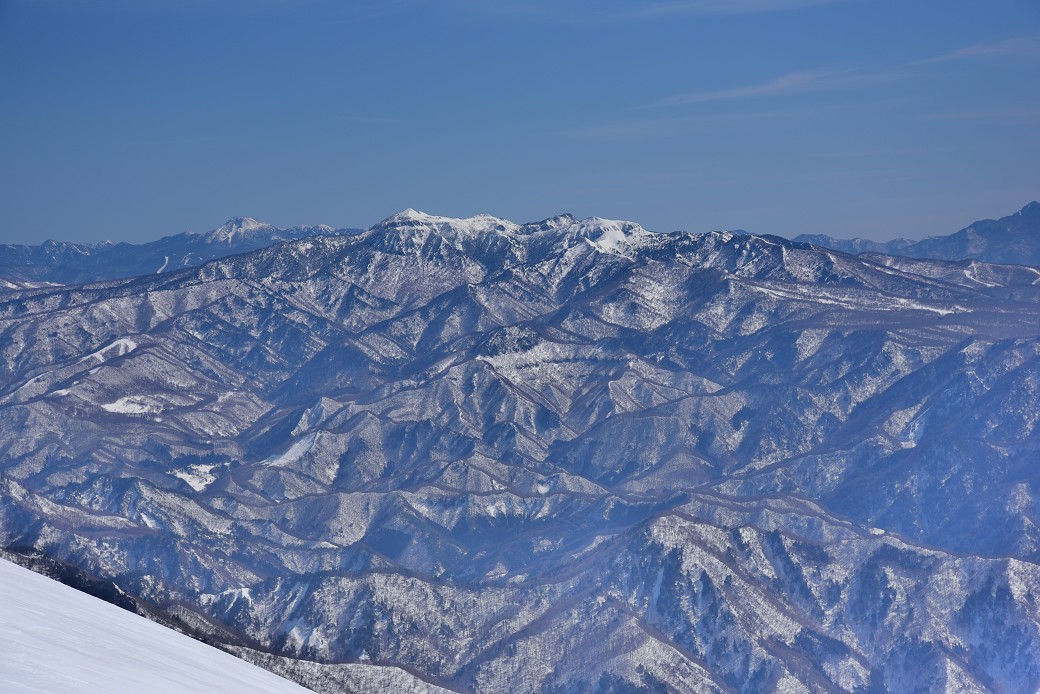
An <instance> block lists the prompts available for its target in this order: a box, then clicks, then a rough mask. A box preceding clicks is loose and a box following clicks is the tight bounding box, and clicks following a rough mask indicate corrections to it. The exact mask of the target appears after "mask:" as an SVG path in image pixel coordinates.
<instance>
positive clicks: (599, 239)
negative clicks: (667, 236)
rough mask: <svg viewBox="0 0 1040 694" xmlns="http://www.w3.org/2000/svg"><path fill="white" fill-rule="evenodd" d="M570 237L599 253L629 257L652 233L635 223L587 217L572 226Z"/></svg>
mask: <svg viewBox="0 0 1040 694" xmlns="http://www.w3.org/2000/svg"><path fill="white" fill-rule="evenodd" d="M570 235H571V236H574V237H577V238H582V239H584V240H585V241H586V242H587V243H588V244H589V245H590V246H592V247H593V248H595V249H596V250H597V251H599V252H600V253H613V254H614V255H624V256H631V255H632V253H633V252H634V251H635V250H636V249H638V248H639V247H641V246H642V245H644V243H645V242H646V240H647V239H648V238H649V237H650V236H651V235H652V233H651V232H649V231H647V230H646V229H644V228H643V227H642V226H640V225H639V224H636V223H635V222H626V221H623V220H616V219H604V218H602V217H589V218H588V219H583V220H581V221H579V222H575V223H574V224H572V225H571V229H570Z"/></svg>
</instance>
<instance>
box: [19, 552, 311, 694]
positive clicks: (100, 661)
mask: <svg viewBox="0 0 1040 694" xmlns="http://www.w3.org/2000/svg"><path fill="white" fill-rule="evenodd" d="M0 604H2V605H3V609H2V610H0V691H3V692H9V693H10V694H15V693H17V692H63V693H65V694H77V693H79V692H84V693H89V694H95V693H96V692H105V693H106V694H121V693H123V692H125V693H126V694H139V693H140V692H148V693H149V694H165V693H166V692H170V693H171V694H173V693H176V694H182V693H184V692H222V693H224V694H231V693H233V692H242V693H243V694H246V693H249V694H252V693H254V692H286V693H289V692H300V693H301V694H303V693H304V692H307V691H308V690H306V689H304V688H303V687H301V686H299V685H297V684H295V683H294V682H290V681H289V680H286V679H282V678H281V677H278V676H277V675H274V674H272V673H270V672H267V671H266V670H261V669H260V668H258V667H256V666H254V665H250V664H249V663H247V662H245V661H244V660H239V659H238V658H236V657H234V656H233V655H229V654H227V653H224V652H223V651H219V650H217V649H216V648H213V647H212V646H207V645H206V644H204V643H201V642H199V641H196V640H194V639H192V638H189V637H187V636H184V635H183V634H178V633H177V632H175V631H173V630H172V629H167V628H166V627H164V626H160V625H159V624H156V623H154V622H150V621H148V620H147V619H145V618H144V617H140V616H138V615H135V614H133V613H131V612H127V611H126V610H122V609H120V608H118V607H116V606H114V605H110V604H108V603H106V602H104V601H102V600H99V599H97V598H95V597H92V596H90V595H87V594H86V593H81V592H79V591H78V590H75V589H73V588H69V587H68V586H65V585H62V584H61V583H58V582H57V581H53V580H51V579H49V578H46V577H45V576H41V575H39V574H35V573H33V572H32V571H29V570H28V569H23V568H22V567H20V566H17V565H15V564H12V563H11V562H9V561H5V560H0Z"/></svg>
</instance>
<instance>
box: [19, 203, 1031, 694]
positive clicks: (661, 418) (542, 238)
mask: <svg viewBox="0 0 1040 694" xmlns="http://www.w3.org/2000/svg"><path fill="white" fill-rule="evenodd" d="M151 272H153V273H154V270H152V271H151ZM1038 333H1040V270H1038V269H1035V268H1031V267H1027V266H1013V265H993V264H986V263H983V262H979V261H976V260H970V261H962V262H944V261H930V260H910V259H907V258H895V257H890V256H883V255H869V256H861V257H856V256H851V255H845V254H843V253H841V252H838V251H832V250H826V249H822V248H819V247H816V246H810V245H807V244H802V243H794V242H791V241H786V240H783V239H780V238H776V237H769V236H752V235H745V234H731V233H710V234H687V233H676V234H667V235H666V234H654V233H650V232H647V231H645V230H644V229H642V228H641V227H639V226H638V225H636V224H632V223H628V222H614V221H609V220H603V219H588V220H584V221H578V220H576V219H574V218H572V217H570V216H566V215H564V216H560V217H556V218H552V219H548V220H545V221H543V222H540V223H537V224H528V225H517V224H513V223H511V222H508V221H505V220H501V219H497V218H494V217H490V216H479V217H473V218H470V219H464V220H457V219H447V218H441V217H433V216H429V215H425V214H421V213H417V212H414V211H407V212H404V213H401V214H398V215H395V216H394V217H391V218H389V219H387V220H386V221H384V222H382V223H380V224H378V225H376V226H375V227H373V228H372V229H370V230H368V231H365V232H362V233H358V234H352V235H342V234H335V235H317V236H311V237H309V238H304V239H302V240H297V241H291V242H288V243H284V244H281V245H276V246H271V247H269V248H265V249H262V250H258V251H256V252H252V253H249V254H245V255H236V256H231V257H227V258H223V259H218V260H214V261H212V262H209V263H207V264H205V265H202V266H201V267H195V268H188V269H183V270H179V271H175V272H168V271H167V272H163V273H161V274H158V275H156V274H151V275H149V276H144V277H139V278H134V279H124V280H116V281H108V282H102V283H97V284H88V285H78V286H68V287H57V288H41V289H31V290H24V289H23V290H12V291H8V292H5V293H2V294H0V495H2V500H0V540H2V543H3V545H4V546H6V547H8V548H13V549H16V550H20V551H24V552H30V551H32V552H40V553H43V554H44V555H46V556H48V557H50V558H51V559H53V560H55V561H59V562H63V563H64V564H67V565H71V566H75V567H79V568H81V569H84V570H86V571H87V572H89V573H90V574H92V575H94V576H96V577H99V578H100V579H102V580H106V581H114V582H115V583H116V585H118V586H119V587H120V589H121V590H123V591H125V592H126V593H128V594H129V595H132V596H133V597H134V598H136V599H138V600H142V601H146V602H147V603H149V604H153V605H157V606H159V607H160V608H165V609H168V610H175V611H176V613H177V614H178V615H179V618H180V619H183V620H187V621H191V620H193V623H194V624H199V625H205V624H209V625H213V626H212V630H211V632H210V633H212V634H222V635H224V636H223V637H222V638H226V639H227V640H228V641H229V642H231V641H233V642H234V643H232V644H231V645H232V646H234V647H236V648H247V647H248V648H249V649H252V651H251V652H254V653H259V652H267V653H269V654H271V655H268V656H265V657H266V658H268V660H269V661H270V662H269V663H268V666H270V667H275V665H272V663H275V664H277V663H281V666H280V667H283V668H286V669H287V671H289V670H291V669H292V668H296V674H297V676H298V677H300V678H304V675H303V674H300V673H303V672H304V671H306V673H309V674H307V677H310V678H311V679H309V680H307V681H308V682H310V683H311V684H312V685H313V686H318V687H326V688H328V690H329V691H339V690H341V689H343V688H349V687H351V686H353V685H351V682H356V681H357V680H352V679H350V678H349V677H347V676H346V675H342V676H341V674H342V673H343V672H346V671H347V670H345V669H344V668H348V669H349V668H353V669H351V670H350V672H356V670H357V668H358V667H359V666H357V665H349V666H348V665H345V664H369V665H371V664H378V665H390V666H395V667H396V668H398V669H397V670H394V671H393V672H397V673H400V677H401V678H404V677H405V672H406V673H407V677H408V678H409V679H407V682H408V687H411V688H413V690H421V689H423V688H424V687H427V685H428V686H429V687H430V688H433V687H443V688H445V689H450V690H457V691H481V692H505V691H560V692H570V691H597V690H600V691H629V690H650V691H665V690H668V691H674V690H678V691H690V692H703V691H733V690H737V691H747V692H757V691H772V690H777V691H838V690H844V691H886V690H887V691H943V690H945V691H1023V692H1024V691H1036V690H1037V689H1038V688H1040V615H1038V599H1040V566H1038V564H1037V562H1038V561H1040V531H1038V529H1037V527H1036V525H1035V524H1034V520H1035V518H1036V516H1037V502H1036V494H1037V485H1038V472H1040V468H1038V463H1040V429H1038V427H1037V420H1038V417H1040V405H1038V403H1040V340H1038ZM276 655H281V656H289V657H293V658H300V659H303V661H309V662H311V663H313V664H307V662H299V663H296V664H294V665H291V667H290V665H286V663H290V661H285V660H284V659H283V660H279V659H277V658H276ZM254 657H259V656H254ZM337 673H340V674H337ZM395 676H396V675H395ZM337 678H339V679H337ZM399 681H401V682H404V681H406V680H404V679H400V680H399ZM402 686H403V685H402Z"/></svg>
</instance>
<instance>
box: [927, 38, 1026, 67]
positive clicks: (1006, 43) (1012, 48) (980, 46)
mask: <svg viewBox="0 0 1040 694" xmlns="http://www.w3.org/2000/svg"><path fill="white" fill-rule="evenodd" d="M1022 56H1040V34H1030V35H1028V36H1016V37H1014V38H1010V39H1002V40H1000V41H988V42H986V43H976V44H972V45H971V46H965V47H964V48H958V49H956V50H953V51H949V52H947V53H942V54H940V55H936V56H932V57H931V58H925V59H924V60H918V61H917V62H915V63H913V64H914V65H929V64H933V63H948V62H951V61H955V60H970V59H973V58H1004V57H1022Z"/></svg>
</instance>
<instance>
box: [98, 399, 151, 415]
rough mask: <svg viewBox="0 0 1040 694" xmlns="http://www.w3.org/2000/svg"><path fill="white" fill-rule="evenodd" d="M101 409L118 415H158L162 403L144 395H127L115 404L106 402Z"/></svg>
mask: <svg viewBox="0 0 1040 694" xmlns="http://www.w3.org/2000/svg"><path fill="white" fill-rule="evenodd" d="M101 409H103V410H105V411H106V412H116V413H118V414H159V413H160V412H162V411H163V403H162V401H161V400H159V399H158V398H151V397H148V396H146V395H127V396H124V397H122V398H119V399H118V400H116V401H115V402H106V403H105V404H103V405H102V406H101Z"/></svg>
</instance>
